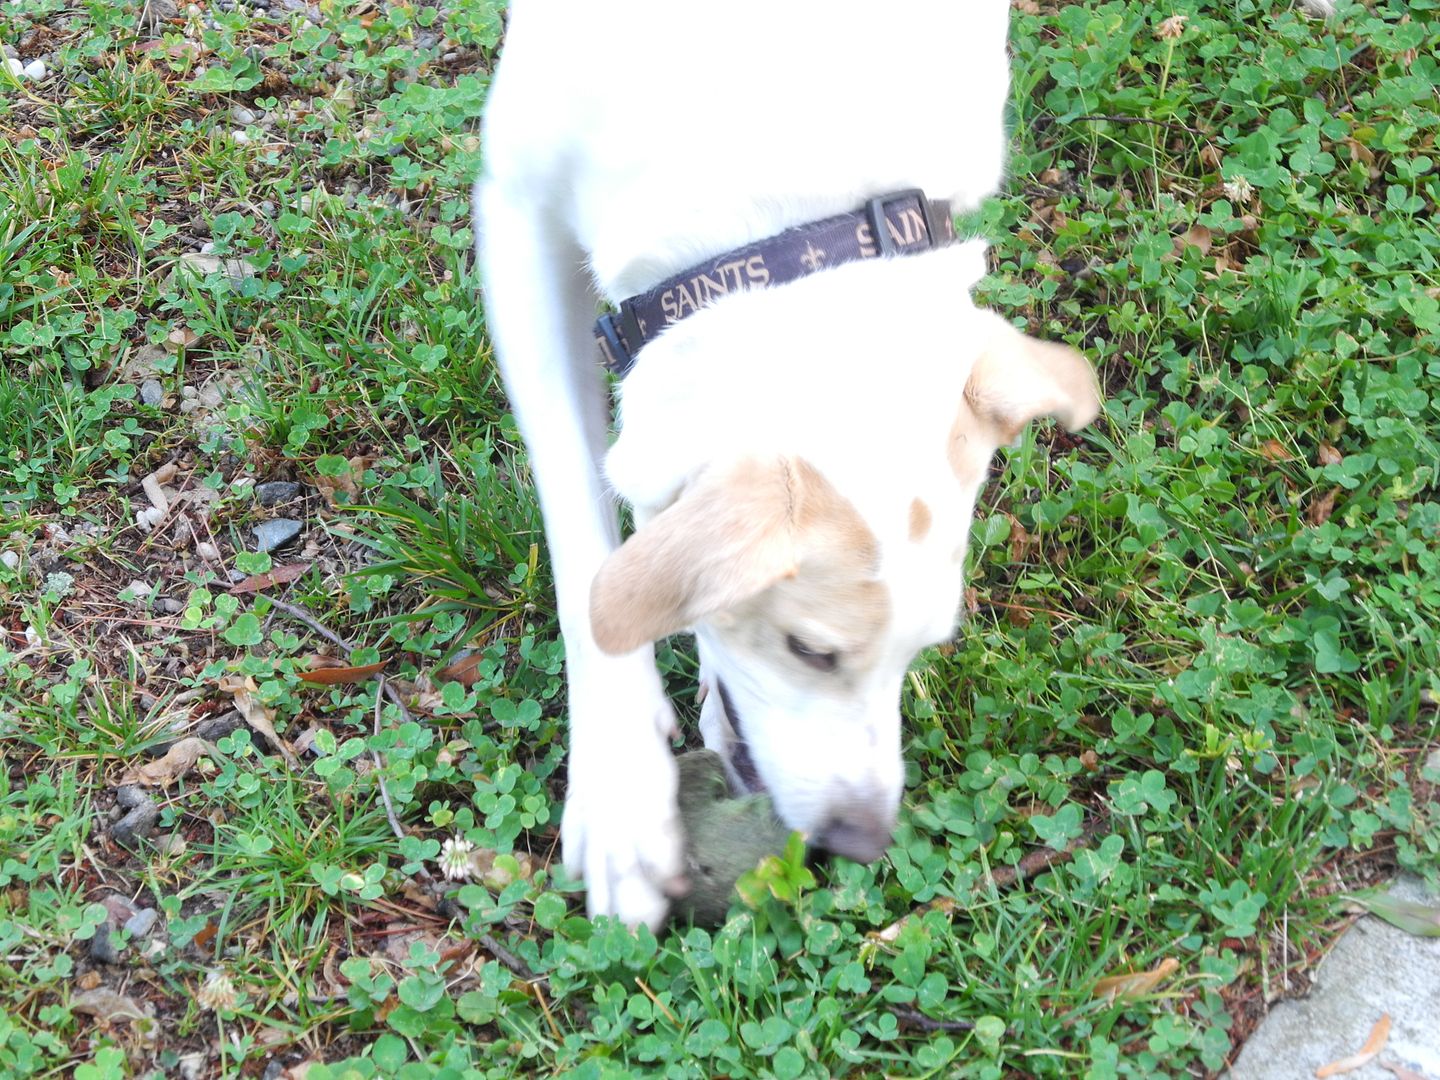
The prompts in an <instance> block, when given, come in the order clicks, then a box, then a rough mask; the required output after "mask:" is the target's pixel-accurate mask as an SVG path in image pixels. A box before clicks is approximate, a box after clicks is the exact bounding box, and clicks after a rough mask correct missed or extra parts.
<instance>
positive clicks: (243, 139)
mask: <svg viewBox="0 0 1440 1080" xmlns="http://www.w3.org/2000/svg"><path fill="white" fill-rule="evenodd" d="M230 138H232V139H234V140H235V141H236V142H237V143H241V144H242V145H243V144H244V143H248V142H249V141H250V136H249V135H246V134H245V132H244V131H242V130H240V129H239V128H236V129H235V130H234V131H232V132H230Z"/></svg>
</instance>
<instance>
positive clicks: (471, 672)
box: [435, 649, 705, 688]
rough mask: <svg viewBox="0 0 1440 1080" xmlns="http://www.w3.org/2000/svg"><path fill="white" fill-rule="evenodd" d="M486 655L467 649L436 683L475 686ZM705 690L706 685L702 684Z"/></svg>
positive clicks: (447, 666)
mask: <svg viewBox="0 0 1440 1080" xmlns="http://www.w3.org/2000/svg"><path fill="white" fill-rule="evenodd" d="M483 659H485V654H484V653H482V652H479V651H473V652H472V651H471V650H469V649H466V650H465V651H464V652H462V653H461V654H460V655H459V656H457V657H456V658H455V659H454V660H452V661H451V662H450V663H449V664H446V665H445V666H444V667H443V668H441V669H440V670H439V671H437V672H436V673H435V681H436V682H442V683H444V682H458V683H459V684H460V685H461V686H467V687H468V686H474V685H475V683H476V682H477V681H478V680H479V678H480V661H481V660H483ZM700 685H701V687H702V688H703V687H704V686H705V684H704V683H701V684H700Z"/></svg>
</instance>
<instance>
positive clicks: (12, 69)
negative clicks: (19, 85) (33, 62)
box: [5, 56, 25, 79]
mask: <svg viewBox="0 0 1440 1080" xmlns="http://www.w3.org/2000/svg"><path fill="white" fill-rule="evenodd" d="M5 70H6V71H8V72H9V73H10V74H11V75H13V76H14V77H15V78H17V79H18V78H20V77H21V76H22V75H24V74H25V65H24V64H22V63H21V62H20V61H19V60H15V59H13V58H11V57H8V56H7V57H6V58H5Z"/></svg>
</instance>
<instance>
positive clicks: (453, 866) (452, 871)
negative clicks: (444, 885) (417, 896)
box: [440, 836, 475, 881]
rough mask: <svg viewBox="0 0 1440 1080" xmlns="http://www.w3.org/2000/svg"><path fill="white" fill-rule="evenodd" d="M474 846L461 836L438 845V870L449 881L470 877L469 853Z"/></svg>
mask: <svg viewBox="0 0 1440 1080" xmlns="http://www.w3.org/2000/svg"><path fill="white" fill-rule="evenodd" d="M474 847H475V845H474V844H472V843H471V842H470V841H469V840H466V839H465V838H464V837H462V836H455V837H452V838H450V839H449V840H446V841H445V843H443V844H441V845H440V870H441V872H442V873H444V875H445V876H446V877H447V878H449V879H450V880H451V881H463V880H465V879H466V878H468V877H469V876H470V852H471V851H472V850H473V849H474Z"/></svg>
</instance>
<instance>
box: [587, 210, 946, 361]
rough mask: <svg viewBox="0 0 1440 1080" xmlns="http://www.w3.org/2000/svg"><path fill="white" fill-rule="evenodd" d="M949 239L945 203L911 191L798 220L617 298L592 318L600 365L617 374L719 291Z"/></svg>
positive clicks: (928, 246) (787, 278)
mask: <svg viewBox="0 0 1440 1080" xmlns="http://www.w3.org/2000/svg"><path fill="white" fill-rule="evenodd" d="M954 239H955V222H954V221H953V220H952V219H951V216H950V204H949V203H948V202H946V201H945V200H943V199H927V198H926V197H925V193H924V192H923V191H919V190H917V189H910V190H907V191H895V192H891V193H890V194H889V195H881V196H879V197H878V198H875V199H871V200H870V201H869V202H867V203H866V204H865V205H864V206H863V207H861V208H860V209H859V210H857V211H855V212H854V213H850V214H840V215H838V216H836V217H831V218H825V219H823V220H821V221H812V222H808V223H807V224H804V225H796V226H795V227H794V228H790V229H786V230H785V231H784V232H782V233H780V234H779V235H777V236H772V237H770V238H769V239H766V240H761V241H760V242H759V243H755V244H750V245H748V246H746V247H740V248H736V249H735V250H733V251H727V252H726V253H725V254H723V255H719V256H716V257H715V258H714V259H711V260H710V261H709V262H705V263H701V264H700V265H699V266H692V267H691V268H690V269H689V270H686V271H684V272H683V273H680V274H676V275H675V276H674V277H672V278H670V279H669V280H667V281H664V282H661V283H660V284H659V285H657V286H655V288H653V289H651V290H650V291H649V292H647V293H641V294H640V295H639V296H632V297H630V298H629V299H628V300H622V301H621V302H620V309H619V310H618V311H616V312H613V313H611V314H608V315H602V316H601V317H600V319H599V321H598V322H596V324H595V340H596V341H597V342H598V343H599V345H600V353H601V356H602V358H603V362H604V364H605V367H606V368H608V369H609V370H610V371H611V372H613V373H614V374H615V375H616V376H617V377H619V378H622V379H623V378H624V377H625V376H626V375H627V374H628V373H629V371H630V369H631V368H632V367H633V366H634V365H635V355H636V354H637V353H638V352H639V351H640V349H641V347H642V346H643V345H645V343H646V342H648V341H650V340H651V339H652V338H654V337H655V336H656V335H657V334H659V333H660V331H661V330H663V329H665V327H667V326H669V325H670V324H671V323H677V322H679V321H680V320H681V319H683V318H685V317H686V316H687V315H693V314H694V313H695V312H697V311H699V310H700V309H701V308H702V307H704V306H705V305H706V304H708V303H710V302H711V301H712V300H714V299H715V298H716V297H717V296H724V295H726V294H727V293H732V292H740V291H742V290H745V289H752V288H761V287H763V286H766V285H780V284H783V283H784V282H787V281H794V280H795V279H796V278H800V277H804V276H805V275H807V274H813V273H815V272H816V271H817V270H823V269H825V268H826V267H830V266H838V265H840V264H841V263H847V262H853V261H854V260H856V259H875V258H879V257H880V256H882V255H909V254H912V253H914V252H917V251H929V250H930V249H931V248H937V247H940V246H941V245H942V244H946V243H949V242H950V241H951V240H954Z"/></svg>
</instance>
